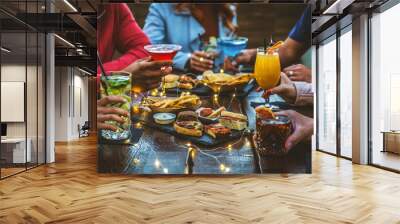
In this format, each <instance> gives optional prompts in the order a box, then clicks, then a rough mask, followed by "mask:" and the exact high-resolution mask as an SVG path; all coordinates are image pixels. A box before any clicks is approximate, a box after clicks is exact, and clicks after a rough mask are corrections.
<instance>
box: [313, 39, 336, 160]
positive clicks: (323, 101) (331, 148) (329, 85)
mask: <svg viewBox="0 0 400 224" xmlns="http://www.w3.org/2000/svg"><path fill="white" fill-rule="evenodd" d="M332 39H333V40H332V41H329V42H327V43H325V44H322V45H320V46H319V48H318V77H317V78H318V149H320V150H323V151H327V152H331V153H336V38H335V37H334V38H332Z"/></svg>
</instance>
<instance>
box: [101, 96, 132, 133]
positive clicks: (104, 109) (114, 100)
mask: <svg viewBox="0 0 400 224" xmlns="http://www.w3.org/2000/svg"><path fill="white" fill-rule="evenodd" d="M121 103H122V104H124V103H127V100H126V99H124V98H123V97H122V96H105V97H103V98H101V99H100V100H98V101H97V128H98V129H107V130H112V131H117V127H116V126H115V125H112V124H109V123H107V121H115V122H118V123H121V124H122V123H124V122H125V119H124V118H123V117H127V116H129V113H128V110H124V109H121V108H118V107H108V105H110V104H121ZM128 109H129V108H128Z"/></svg>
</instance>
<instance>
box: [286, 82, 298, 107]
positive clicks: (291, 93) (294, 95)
mask: <svg viewBox="0 0 400 224" xmlns="http://www.w3.org/2000/svg"><path fill="white" fill-rule="evenodd" d="M288 96H289V97H288V98H289V101H290V102H289V103H290V104H294V103H295V102H296V99H297V89H296V85H295V84H294V83H291V84H290V87H289V88H288Z"/></svg>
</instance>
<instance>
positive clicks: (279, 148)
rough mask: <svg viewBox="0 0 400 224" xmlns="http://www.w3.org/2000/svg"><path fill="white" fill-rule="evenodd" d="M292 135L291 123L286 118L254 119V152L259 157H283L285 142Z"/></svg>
mask: <svg viewBox="0 0 400 224" xmlns="http://www.w3.org/2000/svg"><path fill="white" fill-rule="evenodd" d="M291 133H292V122H291V121H290V119H289V118H288V117H287V116H276V117H275V118H268V119H265V118H261V117H259V116H258V115H257V117H256V136H255V143H256V146H257V147H256V150H257V152H258V153H259V154H260V155H261V156H281V155H285V154H286V153H287V152H286V151H285V141H286V140H287V138H288V137H289V136H290V134H291Z"/></svg>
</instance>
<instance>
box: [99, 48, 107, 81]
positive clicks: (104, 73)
mask: <svg viewBox="0 0 400 224" xmlns="http://www.w3.org/2000/svg"><path fill="white" fill-rule="evenodd" d="M97 62H98V63H99V65H100V69H101V73H102V74H103V75H104V76H106V75H107V73H106V70H105V69H104V66H103V63H102V62H101V59H100V55H99V51H97Z"/></svg>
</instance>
